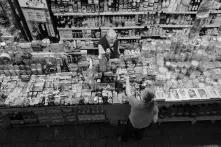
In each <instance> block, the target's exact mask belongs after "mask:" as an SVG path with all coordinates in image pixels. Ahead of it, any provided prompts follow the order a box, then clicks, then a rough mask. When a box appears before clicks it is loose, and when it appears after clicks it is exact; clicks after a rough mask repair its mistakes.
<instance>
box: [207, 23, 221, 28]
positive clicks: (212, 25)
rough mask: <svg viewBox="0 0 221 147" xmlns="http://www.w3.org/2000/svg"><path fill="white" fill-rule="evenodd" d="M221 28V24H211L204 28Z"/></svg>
mask: <svg viewBox="0 0 221 147" xmlns="http://www.w3.org/2000/svg"><path fill="white" fill-rule="evenodd" d="M220 26H221V24H219V25H218V24H211V25H205V26H204V28H218V27H220Z"/></svg>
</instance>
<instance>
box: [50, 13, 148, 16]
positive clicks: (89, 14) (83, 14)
mask: <svg viewBox="0 0 221 147" xmlns="http://www.w3.org/2000/svg"><path fill="white" fill-rule="evenodd" d="M146 13H147V12H100V13H99V12H95V13H79V12H78V13H54V15H55V16H96V15H100V16H102V15H103V16H105V15H107V16H108V15H139V14H146Z"/></svg>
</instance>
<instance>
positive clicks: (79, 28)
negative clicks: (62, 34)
mask: <svg viewBox="0 0 221 147" xmlns="http://www.w3.org/2000/svg"><path fill="white" fill-rule="evenodd" d="M98 29H100V28H99V27H91V28H89V27H74V28H58V30H59V31H71V30H98Z"/></svg>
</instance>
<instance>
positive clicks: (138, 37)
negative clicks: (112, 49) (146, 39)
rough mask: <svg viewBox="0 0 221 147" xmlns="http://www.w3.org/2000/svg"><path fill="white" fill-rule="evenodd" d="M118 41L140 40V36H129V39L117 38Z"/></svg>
mask: <svg viewBox="0 0 221 147" xmlns="http://www.w3.org/2000/svg"><path fill="white" fill-rule="evenodd" d="M118 39H119V40H129V39H141V37H140V36H131V37H118Z"/></svg>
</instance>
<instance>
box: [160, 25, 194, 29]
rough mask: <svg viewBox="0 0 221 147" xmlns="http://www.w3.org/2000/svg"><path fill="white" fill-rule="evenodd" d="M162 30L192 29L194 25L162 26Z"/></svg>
mask: <svg viewBox="0 0 221 147" xmlns="http://www.w3.org/2000/svg"><path fill="white" fill-rule="evenodd" d="M160 27H162V28H190V27H192V25H160Z"/></svg>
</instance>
